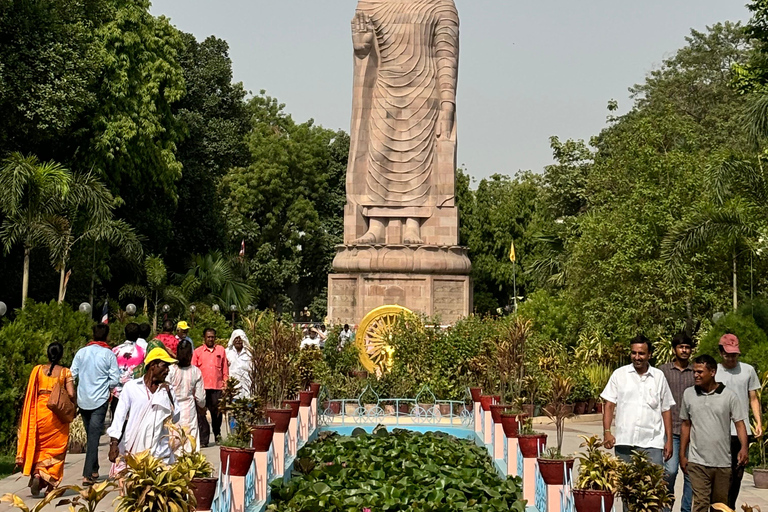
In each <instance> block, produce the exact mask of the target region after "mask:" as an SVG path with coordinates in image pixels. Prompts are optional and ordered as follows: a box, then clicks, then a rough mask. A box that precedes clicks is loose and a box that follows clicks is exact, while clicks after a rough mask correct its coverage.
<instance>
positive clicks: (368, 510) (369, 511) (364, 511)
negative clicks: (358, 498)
mask: <svg viewBox="0 0 768 512" xmlns="http://www.w3.org/2000/svg"><path fill="white" fill-rule="evenodd" d="M363 512H371V509H369V508H364V509H363Z"/></svg>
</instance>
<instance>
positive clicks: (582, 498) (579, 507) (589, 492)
mask: <svg viewBox="0 0 768 512" xmlns="http://www.w3.org/2000/svg"><path fill="white" fill-rule="evenodd" d="M581 437H582V439H584V442H583V443H581V446H582V447H586V448H587V452H586V453H582V454H581V455H579V457H578V459H579V475H578V477H577V478H576V485H575V486H574V490H573V501H574V504H575V505H576V512H593V511H595V510H597V511H600V510H605V511H609V510H611V509H612V508H613V500H614V495H615V494H616V491H618V489H619V472H620V470H621V466H622V464H623V463H622V462H621V460H619V458H618V457H615V456H614V455H611V454H610V453H609V452H607V451H603V450H600V448H601V447H602V446H603V443H602V441H600V438H599V437H597V436H592V437H587V436H581Z"/></svg>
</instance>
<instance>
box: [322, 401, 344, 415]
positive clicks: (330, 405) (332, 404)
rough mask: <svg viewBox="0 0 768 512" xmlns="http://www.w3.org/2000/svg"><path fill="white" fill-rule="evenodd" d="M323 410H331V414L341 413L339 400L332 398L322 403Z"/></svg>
mask: <svg viewBox="0 0 768 512" xmlns="http://www.w3.org/2000/svg"><path fill="white" fill-rule="evenodd" d="M323 410H325V411H328V410H330V411H331V414H340V413H341V402H336V401H332V400H328V401H327V402H325V404H323Z"/></svg>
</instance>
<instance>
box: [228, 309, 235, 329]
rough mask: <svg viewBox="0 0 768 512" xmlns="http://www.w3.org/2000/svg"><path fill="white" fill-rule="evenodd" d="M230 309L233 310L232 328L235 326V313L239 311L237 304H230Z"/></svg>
mask: <svg viewBox="0 0 768 512" xmlns="http://www.w3.org/2000/svg"><path fill="white" fill-rule="evenodd" d="M229 310H230V311H231V312H232V328H233V329H234V328H235V313H236V312H237V306H236V305H234V304H232V305H231V306H229Z"/></svg>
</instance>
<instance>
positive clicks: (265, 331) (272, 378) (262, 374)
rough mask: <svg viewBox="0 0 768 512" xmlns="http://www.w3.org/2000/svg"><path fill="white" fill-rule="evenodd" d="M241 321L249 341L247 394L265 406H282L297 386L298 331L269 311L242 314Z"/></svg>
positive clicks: (293, 393) (299, 360)
mask: <svg viewBox="0 0 768 512" xmlns="http://www.w3.org/2000/svg"><path fill="white" fill-rule="evenodd" d="M244 323H245V327H246V330H247V333H248V338H249V339H250V342H251V343H250V348H249V349H248V350H249V354H250V356H251V366H250V368H249V377H250V381H251V388H250V395H251V396H254V397H258V398H259V399H260V400H261V403H262V404H264V405H265V406H269V407H282V403H283V400H287V399H289V398H292V397H293V396H294V395H295V394H296V392H297V391H298V387H299V379H298V377H297V373H298V372H297V370H298V369H299V364H300V362H301V357H302V356H303V354H302V352H303V351H300V349H299V344H300V343H301V334H300V331H299V329H298V328H297V327H295V326H293V325H292V324H290V323H288V322H287V321H284V320H282V319H281V318H280V317H279V316H278V315H277V314H275V313H274V312H272V311H268V312H265V313H259V314H258V315H257V316H256V317H255V318H251V317H246V318H245V319H244ZM307 385H309V384H308V383H307Z"/></svg>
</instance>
